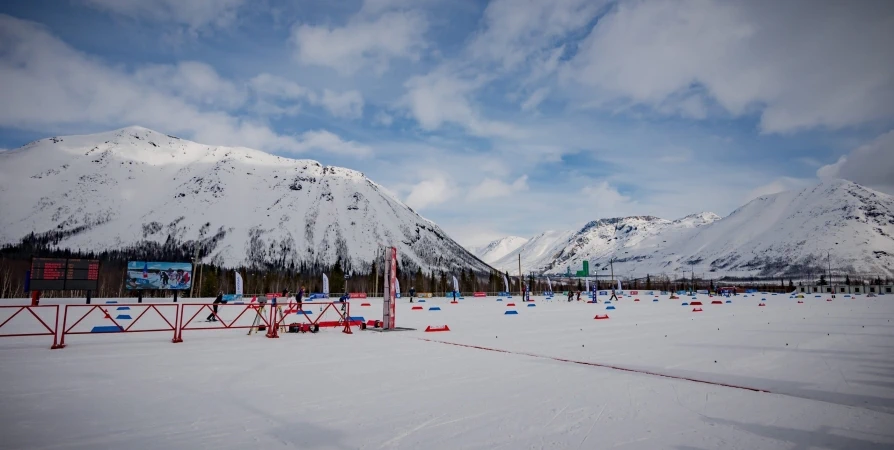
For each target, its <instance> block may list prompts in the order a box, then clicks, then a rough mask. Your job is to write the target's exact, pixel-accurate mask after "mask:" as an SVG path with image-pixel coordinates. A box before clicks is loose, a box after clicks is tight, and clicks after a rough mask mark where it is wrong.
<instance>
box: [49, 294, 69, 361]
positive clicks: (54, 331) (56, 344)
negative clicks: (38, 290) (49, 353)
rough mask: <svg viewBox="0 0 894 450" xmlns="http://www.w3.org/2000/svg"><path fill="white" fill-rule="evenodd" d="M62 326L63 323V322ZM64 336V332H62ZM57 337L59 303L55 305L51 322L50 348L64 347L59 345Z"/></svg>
mask: <svg viewBox="0 0 894 450" xmlns="http://www.w3.org/2000/svg"><path fill="white" fill-rule="evenodd" d="M63 326H64V324H63ZM63 336H64V334H63ZM58 339H59V305H56V316H55V318H54V322H53V346H52V347H50V349H51V350H56V349H57V348H62V347H65V345H60V344H59V342H58Z"/></svg>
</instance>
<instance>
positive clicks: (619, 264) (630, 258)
mask: <svg viewBox="0 0 894 450" xmlns="http://www.w3.org/2000/svg"><path fill="white" fill-rule="evenodd" d="M829 253H831V255H832V261H831V263H832V265H833V267H836V268H838V269H839V270H848V271H852V272H864V273H872V274H878V275H891V274H894V197H892V196H890V195H887V194H884V193H881V192H876V191H873V190H872V189H867V188H865V187H863V186H860V185H858V184H855V183H853V182H850V181H845V180H829V181H824V182H822V183H820V184H818V185H816V186H813V187H809V188H806V189H802V190H797V191H788V192H781V193H778V194H773V195H767V196H763V197H759V198H756V199H754V200H752V201H750V202H749V203H747V204H746V205H744V206H742V207H740V208H738V209H737V210H736V211H734V212H733V213H732V214H730V215H729V216H727V217H725V218H721V217H720V216H718V215H716V214H714V213H710V212H702V213H698V214H692V215H688V216H686V217H683V218H681V219H677V220H674V221H668V220H664V219H660V218H657V217H652V216H633V217H623V218H612V219H602V220H596V221H592V222H589V223H587V224H586V225H585V226H584V227H582V228H581V229H579V230H578V231H574V232H549V233H543V234H541V235H538V236H537V237H535V238H532V239H531V240H530V241H529V242H528V243H526V244H525V245H523V246H521V247H520V248H518V249H517V250H516V251H514V252H512V253H511V254H510V255H507V256H506V257H504V258H502V259H499V260H496V261H494V262H493V265H494V267H496V268H498V269H505V268H515V267H517V265H518V260H517V258H518V255H519V254H521V257H522V267H523V270H533V271H543V272H547V273H563V272H565V271H566V270H567V269H568V268H572V267H580V264H581V262H582V261H585V260H586V261H590V266H591V267H595V266H598V265H604V264H606V263H608V261H609V260H610V259H612V258H614V267H615V272H616V273H621V274H624V275H623V276H630V277H633V276H645V275H646V274H652V275H660V274H666V275H668V276H674V274H675V273H677V271H678V270H681V269H685V268H689V269H694V270H696V271H697V272H699V271H700V272H703V273H704V272H711V273H713V274H714V276H718V275H733V276H755V275H758V276H771V277H776V276H801V275H806V273H807V272H808V271H811V270H812V271H814V273H817V271H818V269H819V268H820V267H825V266H823V264H825V265H826V266H828V263H829V261H828V257H827V255H828V254H829Z"/></svg>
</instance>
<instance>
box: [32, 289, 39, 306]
mask: <svg viewBox="0 0 894 450" xmlns="http://www.w3.org/2000/svg"><path fill="white" fill-rule="evenodd" d="M31 306H40V291H31Z"/></svg>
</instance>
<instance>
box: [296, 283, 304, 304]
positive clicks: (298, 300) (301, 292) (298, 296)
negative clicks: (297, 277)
mask: <svg viewBox="0 0 894 450" xmlns="http://www.w3.org/2000/svg"><path fill="white" fill-rule="evenodd" d="M303 299H304V286H301V289H298V292H296V293H295V302H296V303H298V309H299V310H300V309H301V301H302V300H303Z"/></svg>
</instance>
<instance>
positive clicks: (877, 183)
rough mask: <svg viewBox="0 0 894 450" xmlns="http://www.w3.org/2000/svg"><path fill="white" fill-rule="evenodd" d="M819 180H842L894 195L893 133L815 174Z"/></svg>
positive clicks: (856, 150)
mask: <svg viewBox="0 0 894 450" xmlns="http://www.w3.org/2000/svg"><path fill="white" fill-rule="evenodd" d="M816 175H817V176H818V177H820V178H821V179H824V180H825V179H832V178H844V179H846V180H850V181H853V182H854V183H857V184H862V185H864V186H868V187H871V188H873V189H877V190H880V191H882V192H887V193H889V194H894V130H892V131H889V132H887V133H885V134H883V135H881V136H879V137H877V138H875V139H874V140H873V141H872V142H870V143H868V144H866V145H862V146H860V147H857V148H856V149H854V150H853V151H851V152H850V153H848V154H847V155H843V156H841V157H840V158H838V161H836V162H835V163H833V164H829V165H825V166H823V167H820V168H819V170H817V172H816Z"/></svg>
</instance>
